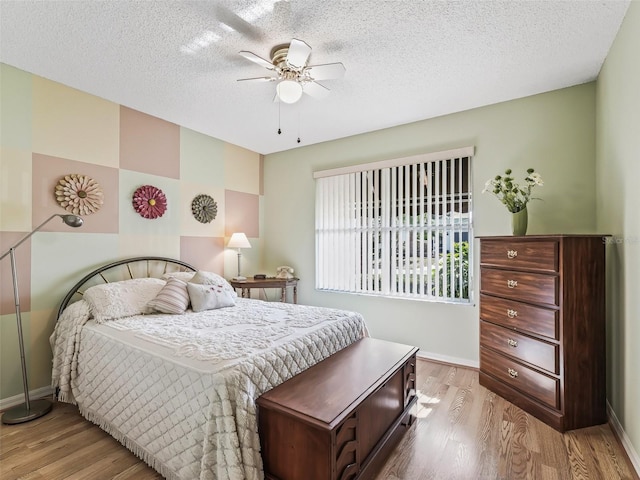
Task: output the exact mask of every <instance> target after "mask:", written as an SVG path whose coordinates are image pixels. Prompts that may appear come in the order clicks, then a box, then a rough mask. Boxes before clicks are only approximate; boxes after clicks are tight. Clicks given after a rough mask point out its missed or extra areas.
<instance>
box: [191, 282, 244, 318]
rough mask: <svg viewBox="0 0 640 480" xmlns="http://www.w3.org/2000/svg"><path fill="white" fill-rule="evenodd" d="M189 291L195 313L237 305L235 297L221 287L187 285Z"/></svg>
mask: <svg viewBox="0 0 640 480" xmlns="http://www.w3.org/2000/svg"><path fill="white" fill-rule="evenodd" d="M187 290H188V291H189V298H190V299H191V309H192V310H193V311H194V312H202V311H203V310H215V309H216V308H223V307H233V306H234V305H235V304H236V302H235V299H234V297H232V296H231V295H230V294H229V292H228V291H227V290H225V289H224V288H223V287H222V286H221V285H201V284H198V283H187Z"/></svg>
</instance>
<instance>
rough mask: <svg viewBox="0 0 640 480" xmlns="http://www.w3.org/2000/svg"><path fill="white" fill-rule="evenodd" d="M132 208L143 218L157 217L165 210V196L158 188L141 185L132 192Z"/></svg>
mask: <svg viewBox="0 0 640 480" xmlns="http://www.w3.org/2000/svg"><path fill="white" fill-rule="evenodd" d="M133 208H134V209H135V210H136V212H138V213H139V214H140V216H142V217H144V218H151V219H153V218H158V217H161V216H162V215H164V212H166V211H167V197H166V196H165V194H164V193H163V192H162V190H160V189H159V188H157V187H154V186H152V185H143V186H142V187H139V188H138V189H137V190H136V191H135V192H133Z"/></svg>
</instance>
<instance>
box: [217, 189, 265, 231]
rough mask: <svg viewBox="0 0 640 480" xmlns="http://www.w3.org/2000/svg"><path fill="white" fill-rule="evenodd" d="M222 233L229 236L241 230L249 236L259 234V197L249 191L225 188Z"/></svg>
mask: <svg viewBox="0 0 640 480" xmlns="http://www.w3.org/2000/svg"><path fill="white" fill-rule="evenodd" d="M224 202H225V205H224V209H225V211H224V214H225V228H224V234H225V236H227V237H230V236H231V235H232V234H233V233H235V232H243V233H244V234H245V235H246V236H247V237H249V238H257V237H259V236H260V197H259V196H258V195H253V194H251V193H243V192H236V191H233V190H227V191H226V192H225V197H224Z"/></svg>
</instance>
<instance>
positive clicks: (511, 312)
mask: <svg viewBox="0 0 640 480" xmlns="http://www.w3.org/2000/svg"><path fill="white" fill-rule="evenodd" d="M517 316H518V311H517V310H511V309H510V308H508V309H507V317H509V318H516V317H517Z"/></svg>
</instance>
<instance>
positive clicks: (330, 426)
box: [257, 338, 418, 480]
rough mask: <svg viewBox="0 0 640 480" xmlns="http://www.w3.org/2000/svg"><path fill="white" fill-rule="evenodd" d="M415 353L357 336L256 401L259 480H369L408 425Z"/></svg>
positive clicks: (413, 391) (413, 398) (412, 349)
mask: <svg viewBox="0 0 640 480" xmlns="http://www.w3.org/2000/svg"><path fill="white" fill-rule="evenodd" d="M417 351H418V349H417V348H415V347H411V346H408V345H402V344H399V343H392V342H387V341H384V340H377V339H374V338H363V339H362V340H359V341H358V342H356V343H354V344H352V345H350V346H349V347H347V348H345V349H344V350H341V351H339V352H337V353H335V354H333V355H331V356H330V357H328V358H326V359H325V360H323V361H322V362H320V363H318V364H316V365H314V366H313V367H311V368H309V369H308V370H305V371H304V372H302V373H300V374H299V375H297V376H295V377H293V378H291V379H290V380H288V381H286V382H284V383H283V384H281V385H279V386H277V387H276V388H274V389H272V390H270V391H268V392H266V393H265V394H264V395H262V396H261V397H260V398H258V401H257V403H258V425H259V432H260V443H261V446H262V458H263V463H264V471H265V478H266V479H268V480H354V479H359V480H363V479H366V478H373V477H374V476H375V474H376V473H377V470H379V468H380V466H381V465H382V464H383V462H384V460H385V458H386V456H387V455H388V453H389V452H390V451H391V449H392V448H393V447H394V446H395V444H396V443H397V442H398V441H399V440H400V438H401V437H402V435H403V433H404V432H405V431H406V430H407V429H408V428H409V427H410V426H411V425H412V424H413V421H414V419H415V412H414V411H413V410H414V406H415V404H416V401H417V396H416V352H417Z"/></svg>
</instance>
